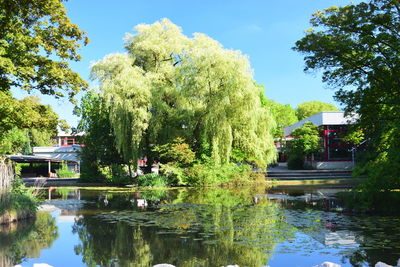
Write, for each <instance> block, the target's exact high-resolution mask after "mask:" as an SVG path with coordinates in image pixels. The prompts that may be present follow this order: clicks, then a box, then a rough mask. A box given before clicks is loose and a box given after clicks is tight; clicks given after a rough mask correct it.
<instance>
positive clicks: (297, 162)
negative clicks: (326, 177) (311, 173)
mask: <svg viewBox="0 0 400 267" xmlns="http://www.w3.org/2000/svg"><path fill="white" fill-rule="evenodd" d="M287 165H288V169H289V170H303V169H304V159H303V156H301V155H297V154H292V155H290V156H289V159H288V163H287Z"/></svg>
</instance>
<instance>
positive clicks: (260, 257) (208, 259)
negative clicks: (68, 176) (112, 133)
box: [0, 187, 400, 267]
mask: <svg viewBox="0 0 400 267" xmlns="http://www.w3.org/2000/svg"><path fill="white" fill-rule="evenodd" d="M343 190H346V189H329V188H316V187H314V188H308V189H307V188H302V187H290V188H274V189H268V188H264V187H257V188H247V187H243V188H239V189H224V188H202V189H174V190H149V191H141V192H139V191H133V190H132V189H131V190H126V189H114V190H113V191H102V190H85V189H66V188H59V189H52V190H51V191H46V192H43V197H45V198H46V199H47V201H46V202H45V204H46V205H47V209H50V210H51V211H50V212H48V211H42V212H40V213H39V214H38V216H37V219H36V221H35V222H32V221H31V222H29V223H19V224H18V225H14V226H12V227H6V228H5V227H4V228H3V229H0V265H1V262H3V265H4V264H6V263H8V264H11V263H12V264H18V263H19V264H21V265H22V266H32V265H33V264H34V263H47V264H50V265H52V266H123V267H124V266H152V265H154V264H159V263H170V264H173V265H176V266H226V265H229V264H231V265H233V264H237V265H239V266H267V265H269V266H271V267H276V266H314V265H317V264H320V263H322V262H324V261H331V262H335V263H337V264H341V265H342V266H371V265H372V266H373V265H375V263H376V262H378V261H383V262H386V263H388V264H392V265H395V263H396V262H397V259H398V258H400V218H398V217H395V216H366V215H364V216H360V215H349V214H346V212H345V211H343V209H342V208H341V206H340V203H339V202H338V201H337V200H336V198H335V194H336V193H337V192H338V191H343Z"/></svg>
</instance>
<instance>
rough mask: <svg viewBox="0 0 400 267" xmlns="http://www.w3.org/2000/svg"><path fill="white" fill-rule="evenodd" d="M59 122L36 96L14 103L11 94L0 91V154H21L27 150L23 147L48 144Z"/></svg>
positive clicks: (48, 107) (52, 112)
mask: <svg viewBox="0 0 400 267" xmlns="http://www.w3.org/2000/svg"><path fill="white" fill-rule="evenodd" d="M59 122H60V120H59V119H58V115H57V113H55V112H54V110H53V109H52V108H51V107H50V106H49V105H43V104H41V103H40V99H39V98H38V97H36V96H29V97H26V98H24V99H22V100H17V99H15V98H13V97H12V96H11V94H10V92H1V91H0V154H10V153H15V152H19V153H22V152H25V151H28V150H29V149H28V150H26V149H24V148H25V147H26V146H43V145H50V142H51V141H50V139H51V137H53V136H55V135H56V134H57V126H58V124H59ZM61 122H62V121H61ZM28 144H29V145H28ZM24 150H25V151H24Z"/></svg>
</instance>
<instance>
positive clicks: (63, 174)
mask: <svg viewBox="0 0 400 267" xmlns="http://www.w3.org/2000/svg"><path fill="white" fill-rule="evenodd" d="M56 173H57V176H58V178H69V177H75V176H76V173H75V172H73V171H71V170H70V169H69V168H68V166H67V164H65V163H63V164H61V168H60V169H58V170H56Z"/></svg>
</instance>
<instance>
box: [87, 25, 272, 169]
mask: <svg viewBox="0 0 400 267" xmlns="http://www.w3.org/2000/svg"><path fill="white" fill-rule="evenodd" d="M135 29H136V31H137V33H136V34H134V35H127V36H126V38H125V40H126V49H127V53H126V54H112V55H108V56H106V57H105V58H104V59H103V60H102V61H100V62H98V63H96V64H95V65H94V66H93V69H92V77H93V78H94V79H96V80H97V81H98V82H99V85H100V90H101V95H102V97H103V98H104V99H106V102H107V103H108V105H109V108H110V110H111V112H110V121H111V125H112V127H113V129H114V133H115V136H116V144H117V148H118V150H119V152H120V153H121V154H122V155H123V156H124V158H125V159H126V160H131V161H132V162H136V160H137V158H138V156H139V155H140V153H144V154H145V155H146V156H148V157H150V155H151V153H150V150H151V148H152V146H153V145H159V144H165V143H168V142H171V141H172V140H174V139H175V138H177V137H181V138H184V139H185V140H186V141H187V142H188V143H189V144H190V145H191V146H192V147H193V149H194V151H195V152H196V153H197V156H198V157H204V156H205V157H211V158H212V159H213V161H214V162H215V163H216V164H224V163H227V162H228V161H229V160H230V158H231V153H232V150H233V149H239V150H241V151H242V152H243V153H244V154H246V155H247V157H248V158H251V159H253V160H254V161H255V162H257V164H258V165H260V166H263V167H265V166H266V164H267V163H269V162H271V161H273V160H274V159H275V147H274V145H273V136H272V133H273V129H274V127H275V122H274V120H273V118H272V116H271V114H270V112H269V110H268V109H266V108H264V107H262V106H261V101H260V98H259V94H260V89H259V88H258V87H257V86H256V84H255V82H254V79H253V76H252V71H251V68H250V64H249V62H248V59H247V57H245V56H244V55H242V54H241V53H240V52H239V51H233V50H228V49H224V48H223V47H222V45H221V44H219V43H218V42H217V41H215V40H213V39H211V38H209V37H207V36H206V35H204V34H195V35H194V37H193V38H188V37H187V36H185V35H183V34H182V31H181V29H180V28H179V27H178V26H176V25H174V24H173V23H171V22H170V21H169V20H167V19H164V20H162V21H160V22H156V23H154V24H151V25H145V24H141V25H138V26H136V27H135ZM149 162H151V160H149Z"/></svg>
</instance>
